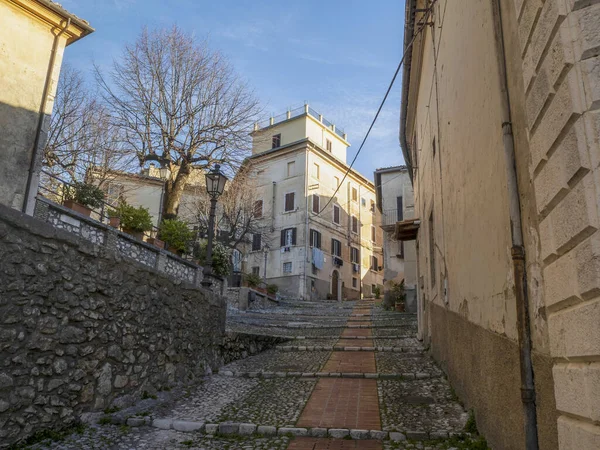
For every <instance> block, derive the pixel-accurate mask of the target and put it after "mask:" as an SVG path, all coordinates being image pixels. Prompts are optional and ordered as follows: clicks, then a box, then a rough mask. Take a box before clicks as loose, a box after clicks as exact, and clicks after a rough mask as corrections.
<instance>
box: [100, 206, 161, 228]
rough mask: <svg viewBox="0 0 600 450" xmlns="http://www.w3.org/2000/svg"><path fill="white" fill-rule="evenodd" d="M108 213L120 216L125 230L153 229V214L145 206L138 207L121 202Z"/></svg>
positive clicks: (111, 215)
mask: <svg viewBox="0 0 600 450" xmlns="http://www.w3.org/2000/svg"><path fill="white" fill-rule="evenodd" d="M113 214H114V215H113ZM108 215H109V216H110V217H120V218H121V228H123V230H127V231H133V232H144V231H150V230H151V229H152V216H150V211H149V210H148V208H144V207H143V206H138V207H137V208H136V207H134V206H131V205H128V204H127V203H125V202H121V203H119V206H117V207H116V208H115V209H113V210H110V211H108Z"/></svg>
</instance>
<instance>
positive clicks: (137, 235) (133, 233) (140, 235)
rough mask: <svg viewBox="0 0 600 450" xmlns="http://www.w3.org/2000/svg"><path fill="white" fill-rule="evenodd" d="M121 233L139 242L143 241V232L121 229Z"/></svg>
mask: <svg viewBox="0 0 600 450" xmlns="http://www.w3.org/2000/svg"><path fill="white" fill-rule="evenodd" d="M123 233H127V234H129V235H131V236H133V237H134V238H136V239H137V240H139V241H143V240H144V232H143V231H135V230H130V229H129V228H123Z"/></svg>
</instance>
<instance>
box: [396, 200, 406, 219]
mask: <svg viewBox="0 0 600 450" xmlns="http://www.w3.org/2000/svg"><path fill="white" fill-rule="evenodd" d="M396 207H397V208H398V222H402V221H403V220H404V211H402V196H399V197H396Z"/></svg>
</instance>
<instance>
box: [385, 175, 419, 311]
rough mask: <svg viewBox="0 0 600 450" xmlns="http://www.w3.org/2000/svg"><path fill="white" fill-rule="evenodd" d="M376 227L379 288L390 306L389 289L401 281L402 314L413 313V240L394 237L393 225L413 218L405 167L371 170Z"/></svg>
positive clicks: (411, 197) (415, 286)
mask: <svg viewBox="0 0 600 450" xmlns="http://www.w3.org/2000/svg"><path fill="white" fill-rule="evenodd" d="M375 192H376V194H377V202H376V203H377V209H378V210H379V211H380V213H381V216H380V217H381V222H380V223H379V226H380V227H381V229H382V230H383V267H384V269H383V287H384V298H385V300H386V304H388V305H393V303H394V299H393V298H392V297H393V287H394V284H396V283H401V282H402V281H404V288H405V292H406V311H407V312H412V313H416V312H417V261H416V257H417V255H416V253H415V243H414V241H406V242H404V241H402V240H398V239H397V238H396V222H401V221H404V220H407V219H412V218H413V217H414V199H413V188H412V184H411V181H410V175H409V174H408V169H407V168H406V166H392V167H384V168H380V169H377V170H376V171H375Z"/></svg>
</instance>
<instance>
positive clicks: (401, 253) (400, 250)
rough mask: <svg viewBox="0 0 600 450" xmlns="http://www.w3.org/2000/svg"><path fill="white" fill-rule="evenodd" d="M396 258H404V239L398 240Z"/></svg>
mask: <svg viewBox="0 0 600 450" xmlns="http://www.w3.org/2000/svg"><path fill="white" fill-rule="evenodd" d="M396 257H397V258H404V241H398V253H396Z"/></svg>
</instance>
